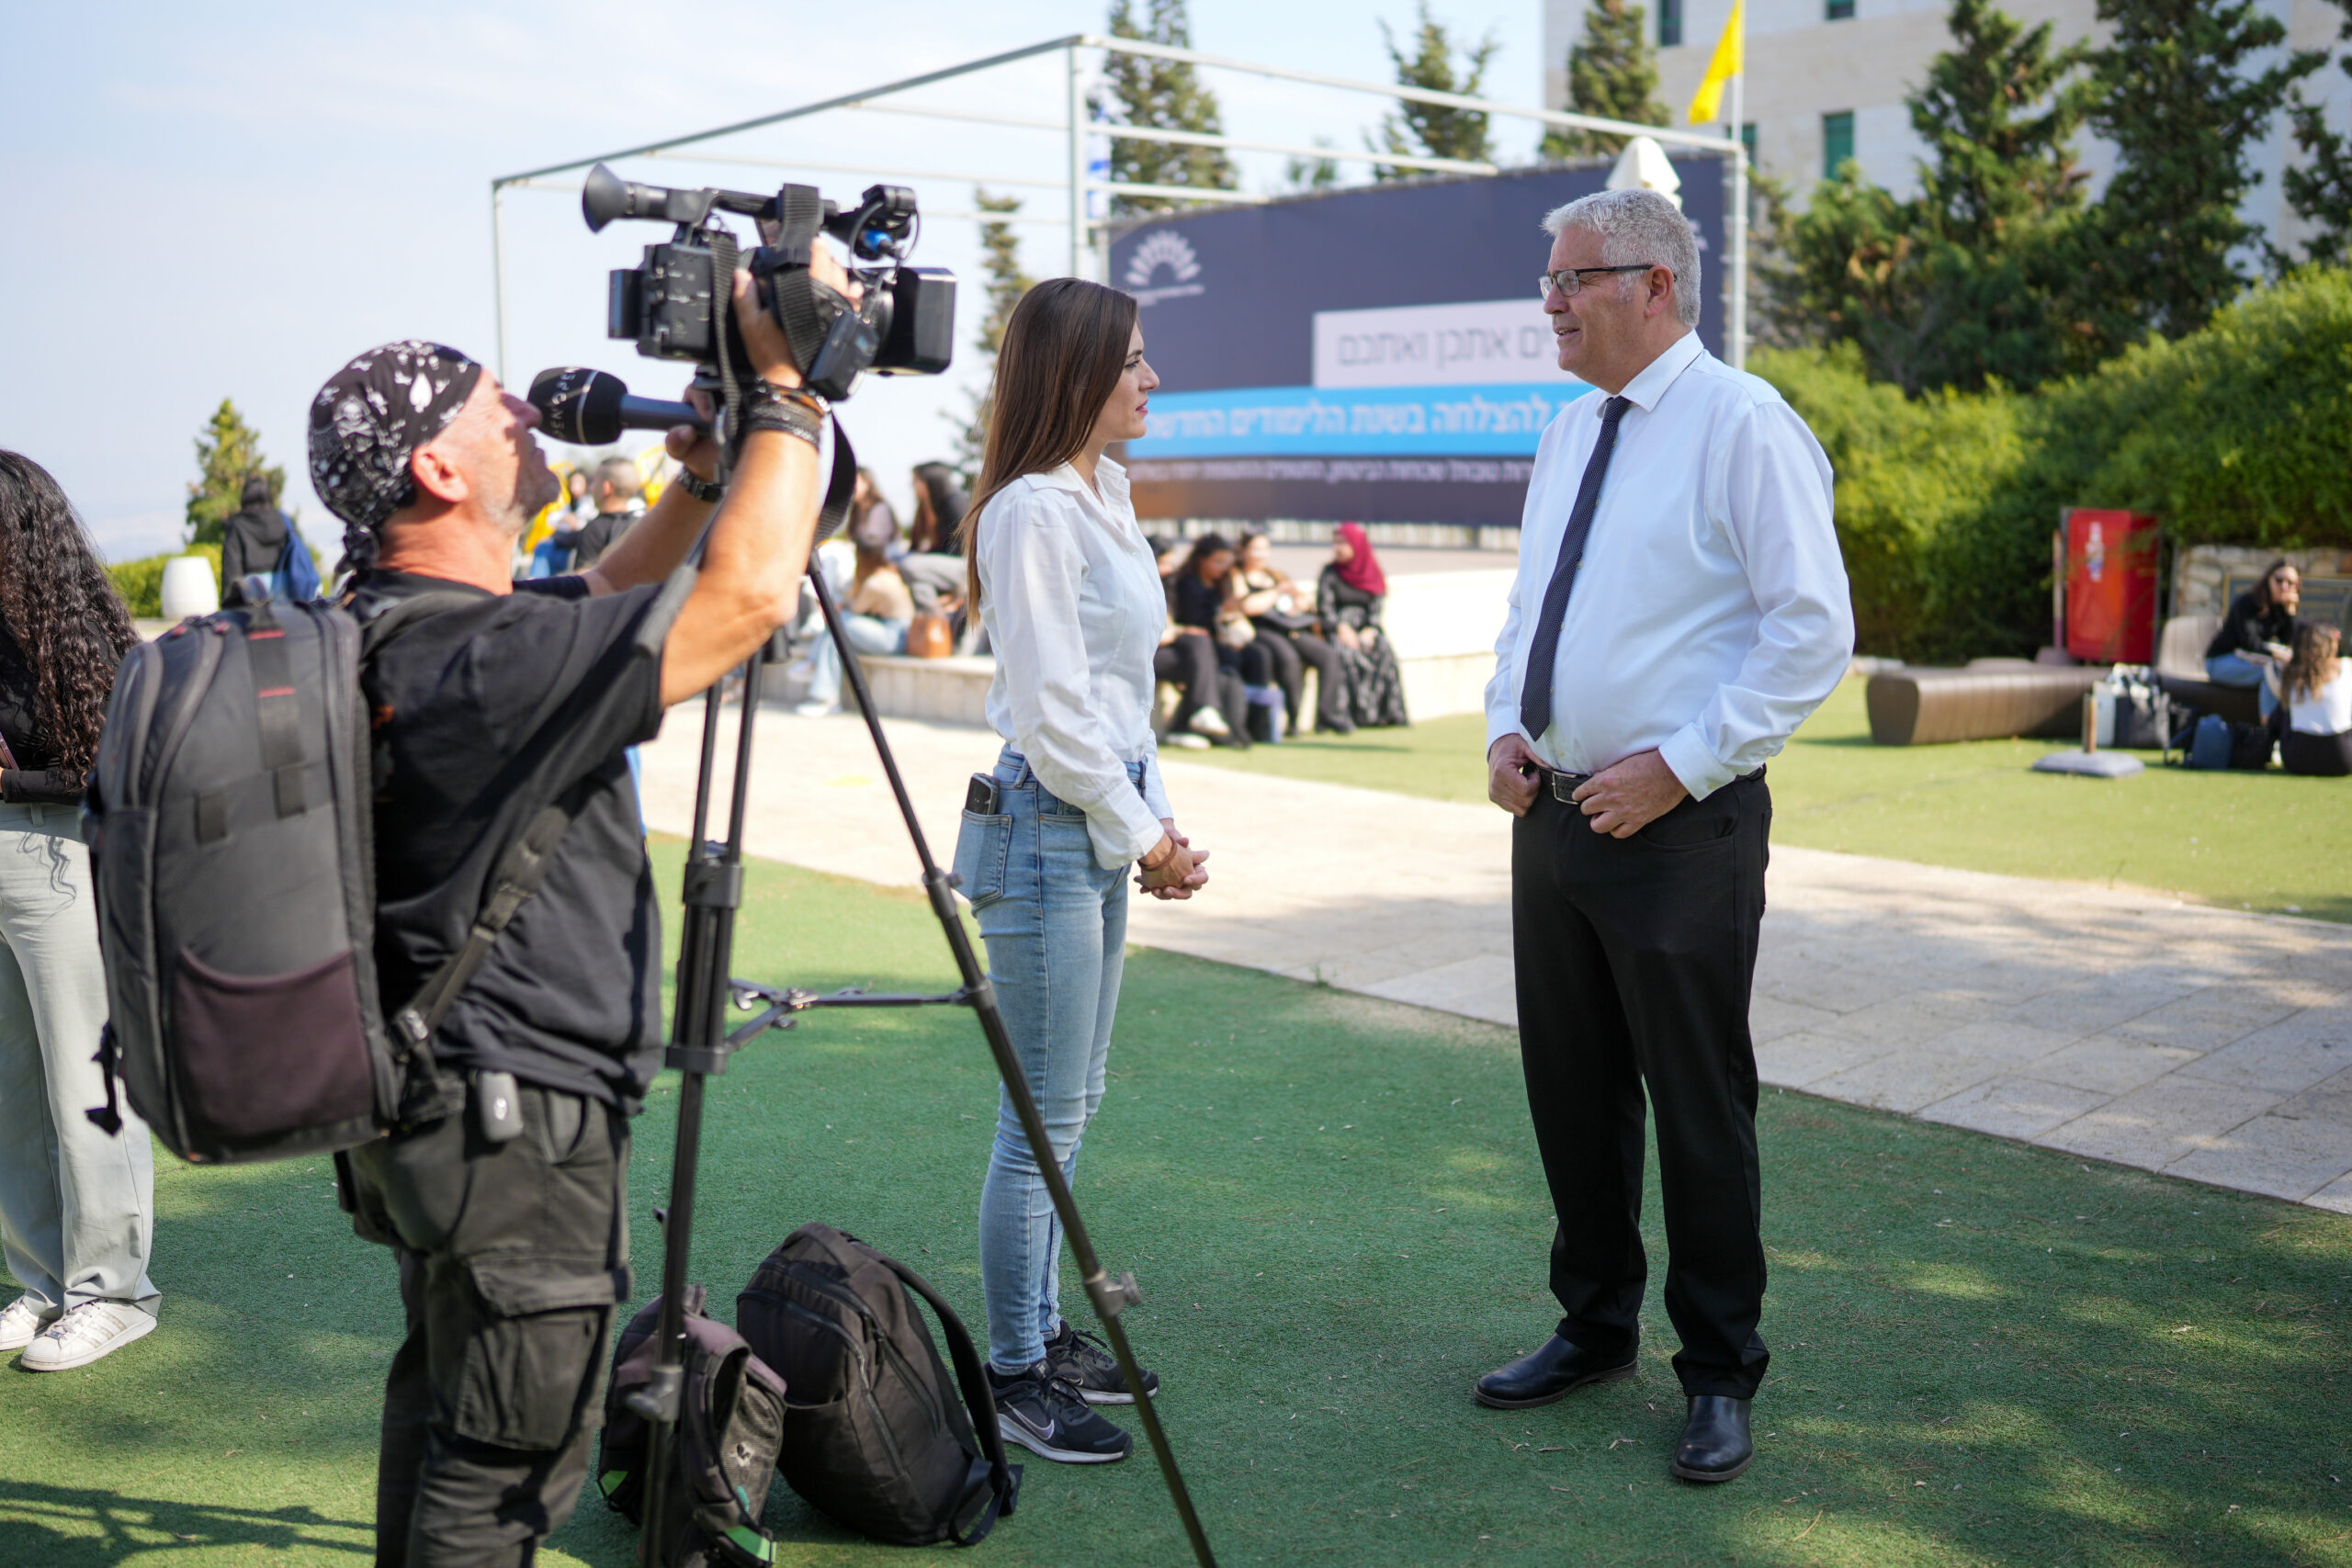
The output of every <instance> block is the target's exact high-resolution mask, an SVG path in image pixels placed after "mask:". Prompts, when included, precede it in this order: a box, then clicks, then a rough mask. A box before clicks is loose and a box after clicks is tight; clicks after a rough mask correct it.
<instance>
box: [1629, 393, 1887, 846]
mask: <svg viewBox="0 0 2352 1568" xmlns="http://www.w3.org/2000/svg"><path fill="white" fill-rule="evenodd" d="M1708 489H1709V491H1712V492H1713V493H1711V494H1710V495H1709V496H1708V497H1707V500H1708V502H1709V504H1710V507H1711V509H1713V508H1720V509H1721V510H1720V513H1719V515H1721V516H1722V517H1723V518H1724V522H1725V525H1726V526H1727V527H1728V529H1729V531H1730V534H1731V536H1732V539H1733V541H1734V543H1735V546H1736V548H1737V550H1738V552H1739V557H1740V559H1741V562H1742V564H1743V565H1744V566H1745V568H1746V570H1747V583H1748V591H1749V592H1750V593H1751V594H1753V595H1754V598H1755V601H1756V609H1757V613H1758V624H1757V627H1756V635H1755V639H1754V641H1753V642H1752V643H1751V644H1750V646H1749V648H1748V651H1747V658H1746V659H1745V660H1742V661H1741V664H1740V668H1739V671H1738V673H1737V674H1736V675H1735V676H1734V677H1733V678H1732V679H1731V680H1730V681H1729V682H1725V683H1724V684H1723V685H1721V686H1718V687H1717V688H1716V689H1715V693H1714V695H1713V697H1712V698H1710V699H1709V700H1708V702H1707V705H1706V706H1705V707H1704V708H1702V710H1701V711H1700V714H1699V716H1698V717H1697V718H1695V719H1693V720H1692V721H1691V723H1689V724H1687V725H1685V726H1683V727H1682V728H1680V729H1679V730H1677V731H1676V732H1675V733H1674V734H1673V735H1671V736H1669V737H1668V738H1667V740H1666V742H1665V743H1664V744H1663V745H1661V746H1660V747H1659V748H1658V751H1659V754H1660V756H1661V757H1663V758H1664V760H1665V761H1666V765H1667V766H1668V768H1670V769H1672V770H1673V772H1674V776H1675V777H1676V778H1678V779H1679V780H1681V781H1682V786H1683V788H1685V789H1687V790H1689V791H1690V792H1691V795H1693V796H1696V797H1699V798H1702V799H1703V798H1704V797H1706V796H1707V795H1712V794H1713V793H1714V792H1715V791H1716V790H1718V789H1720V788H1722V787H1723V786H1724V784H1729V783H1730V782H1731V781H1732V780H1733V779H1736V778H1738V777H1739V776H1740V775H1742V774H1743V773H1752V772H1754V771H1755V770H1756V769H1757V768H1758V767H1759V766H1760V765H1762V764H1763V763H1764V762H1765V761H1767V760H1768V759H1770V758H1771V757H1772V756H1774V755H1775V754H1777V753H1778V752H1779V751H1780V750H1781V747H1782V746H1784V745H1786V744H1787V743H1788V739H1789V737H1790V736H1791V735H1792V734H1793V733H1794V732H1795V730H1796V728H1797V726H1798V725H1800V724H1802V723H1804V719H1805V716H1806V715H1808V714H1810V713H1812V712H1813V710H1814V709H1815V707H1817V706H1819V705H1820V704H1821V700H1822V699H1823V698H1824V697H1826V696H1827V695H1828V694H1829V693H1830V692H1831V691H1832V690H1834V689H1835V688H1836V687H1837V684H1838V680H1839V679H1840V678H1841V677H1842V676H1843V675H1844V674H1845V672H1846V667H1847V665H1848V664H1849V662H1850V661H1851V660H1852V658H1853V652H1854V615H1853V606H1852V602H1851V598H1850V596H1849V590H1848V588H1847V584H1846V568H1845V563H1844V560H1843V558H1841V557H1840V556H1839V554H1838V531H1837V528H1836V526H1835V525H1834V522H1833V517H1834V513H1833V502H1832V491H1831V476H1830V469H1829V459H1828V457H1826V456H1825V455H1824V454H1823V452H1822V450H1821V444H1820V443H1819V442H1817V441H1815V439H1814V437H1813V432H1812V431H1810V430H1808V429H1806V428H1805V425H1804V421H1803V420H1801V419H1799V418H1798V417H1797V414H1796V411H1795V410H1793V409H1792V408H1790V407H1789V405H1788V404H1786V403H1784V402H1781V401H1780V400H1777V399H1774V400H1765V401H1759V402H1758V403H1757V404H1755V405H1754V406H1753V407H1752V408H1750V409H1748V410H1747V412H1746V413H1745V414H1744V415H1743V416H1742V417H1741V418H1740V419H1739V421H1738V423H1737V425H1736V428H1735V429H1733V430H1732V431H1731V432H1730V434H1729V439H1728V440H1727V441H1726V442H1725V444H1724V456H1723V465H1722V468H1721V471H1720V478H1719V479H1713V482H1712V483H1710V485H1709V486H1708Z"/></svg>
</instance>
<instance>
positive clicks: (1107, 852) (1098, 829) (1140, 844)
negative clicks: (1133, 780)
mask: <svg viewBox="0 0 2352 1568" xmlns="http://www.w3.org/2000/svg"><path fill="white" fill-rule="evenodd" d="M1121 782H1122V783H1123V784H1124V783H1125V781H1124V780H1122V781H1121ZM1103 806H1104V809H1103V810H1102V811H1099V812H1092V811H1090V812H1088V813H1087V816H1086V830H1087V834H1088V836H1089V837H1090V838H1091V839H1092V840H1094V862H1095V863H1096V864H1097V865H1100V866H1101V867H1102V868H1103V870H1105V871H1112V870H1115V869H1116V868H1118V867H1120V866H1123V865H1125V864H1126V863H1128V862H1130V861H1133V860H1138V859H1140V858H1142V856H1143V855H1144V854H1146V853H1147V852H1148V851H1149V850H1150V849H1151V846H1152V845H1154V844H1156V843H1158V842H1159V840H1160V838H1161V837H1162V836H1163V835H1164V834H1165V833H1166V832H1167V831H1168V829H1165V828H1163V827H1161V826H1160V825H1159V818H1157V817H1155V816H1153V815H1152V814H1151V807H1148V806H1146V805H1145V804H1144V802H1143V796H1142V795H1137V794H1136V793H1135V792H1134V791H1133V790H1131V789H1123V790H1122V791H1121V792H1120V793H1119V794H1118V795H1114V796H1113V797H1112V798H1111V799H1110V800H1108V801H1105V802H1104V803H1103Z"/></svg>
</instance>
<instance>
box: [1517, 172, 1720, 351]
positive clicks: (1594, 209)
mask: <svg viewBox="0 0 2352 1568" xmlns="http://www.w3.org/2000/svg"><path fill="white" fill-rule="evenodd" d="M1570 229H1583V230H1588V231H1590V232H1592V233H1595V234H1598V235H1600V260H1601V265H1604V266H1635V265H1642V264H1644V263H1647V264H1650V265H1657V266H1662V267H1665V268H1666V269H1667V270H1668V272H1671V273H1673V274H1674V315H1675V319H1676V320H1677V321H1680V322H1681V323H1682V324H1683V325H1684V326H1686V327H1695V326H1697V325H1698V324H1699V237H1698V235H1697V233H1696V232H1695V231H1693V230H1692V229H1691V220H1689V219H1688V218H1685V217H1683V216H1682V209H1680V208H1679V207H1677V206H1675V205H1674V203H1673V202H1672V201H1670V200H1668V198H1667V197H1663V196H1660V195H1659V194H1658V193H1657V191H1654V190H1597V191H1595V192H1593V193H1592V194H1591V195H1590V196H1580V197H1577V199H1576V200H1574V201H1572V202H1569V203H1568V204H1567V205H1566V207H1555V208H1554V209H1552V210H1551V211H1549V212H1547V213H1545V214H1544V232H1545V233H1546V234H1549V235H1551V236H1552V237H1553V238H1555V239H1557V238H1558V237H1559V236H1560V235H1561V234H1562V233H1563V232H1565V231H1567V230H1570ZM1625 276H1626V277H1627V279H1628V280H1629V281H1630V280H1631V277H1632V275H1631V274H1626V275H1625Z"/></svg>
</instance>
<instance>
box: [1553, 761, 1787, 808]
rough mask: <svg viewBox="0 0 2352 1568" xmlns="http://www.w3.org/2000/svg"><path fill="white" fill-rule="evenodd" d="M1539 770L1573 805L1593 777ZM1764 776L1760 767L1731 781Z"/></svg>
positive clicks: (1558, 796) (1749, 780) (1745, 781)
mask: <svg viewBox="0 0 2352 1568" xmlns="http://www.w3.org/2000/svg"><path fill="white" fill-rule="evenodd" d="M1538 771H1539V772H1541V773H1543V775H1544V778H1545V779H1546V780H1547V781H1549V783H1550V784H1551V788H1552V798H1553V799H1554V800H1556V801H1558V802H1560V803H1561V804H1562V805H1564V806H1573V805H1575V804H1577V790H1579V789H1581V788H1583V787H1584V785H1585V784H1587V783H1589V781H1590V780H1591V778H1592V775H1591V774H1590V773H1559V772H1556V771H1555V770H1554V769H1551V768H1544V767H1542V766H1541V765H1540V764H1539V768H1538ZM1763 776H1764V770H1763V769H1762V768H1760V767H1759V768H1758V769H1757V770H1756V771H1755V772H1754V773H1742V774H1740V775H1739V777H1737V778H1736V779H1734V780H1732V781H1731V782H1732V783H1734V784H1754V783H1755V782H1756V781H1757V780H1758V779H1760V778H1762V777H1763Z"/></svg>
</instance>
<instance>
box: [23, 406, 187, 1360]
mask: <svg viewBox="0 0 2352 1568" xmlns="http://www.w3.org/2000/svg"><path fill="white" fill-rule="evenodd" d="M138 640H139V638H138V635H137V634H136V633H135V632H133V631H132V630H131V626H130V613H129V612H128V611H126V610H125V609H124V608H123V606H122V601H121V599H119V597H117V596H116V594H115V591H114V585H113V584H112V583H110V582H108V581H107V574H106V570H105V569H104V568H103V567H101V566H99V564H98V561H97V557H96V554H95V553H93V552H92V550H91V548H90V542H89V539H88V537H87V536H85V535H84V533H83V532H82V525H81V523H80V521H79V520H78V519H77V518H76V517H75V516H74V509H73V508H72V507H71V506H70V505H68V504H67V502H66V500H65V495H64V492H63V491H61V490H59V489H58V487H57V481H56V480H55V479H51V478H50V476H49V474H48V473H47V472H46V471H45V470H44V469H43V468H41V467H40V465H39V464H37V463H35V462H33V461H32V460H31V459H29V458H27V457H19V456H18V455H17V454H16V453H14V452H0V739H5V740H6V745H5V746H0V1249H5V1251H6V1258H7V1264H8V1272H9V1273H11V1274H13V1275H15V1276H16V1279H17V1284H18V1285H20V1286H21V1287H23V1292H24V1293H23V1294H22V1295H20V1296H18V1297H17V1299H16V1300H14V1301H12V1302H10V1303H7V1304H6V1307H5V1308H0V1351H8V1350H22V1351H23V1352H24V1355H23V1357H22V1358H21V1359H20V1361H19V1363H18V1364H19V1365H21V1366H22V1367H23V1368H24V1369H25V1370H26V1371H36V1372H40V1371H70V1370H72V1369H74V1368H75V1367H81V1366H86V1365H88V1364H89V1363H90V1362H92V1361H95V1360H96V1359H98V1358H100V1357H101V1356H106V1355H109V1354H111V1353H112V1352H114V1351H116V1350H119V1349H120V1348H122V1347H123V1346H125V1345H128V1344H130V1343H131V1342H132V1341H133V1340H136V1339H138V1338H140V1337H142V1336H143V1335H145V1334H147V1333H148V1332H149V1331H150V1330H152V1329H153V1327H154V1326H155V1305H156V1300H157V1298H156V1292H155V1287H154V1284H153V1282H152V1281H151V1280H149V1279H148V1277H147V1259H148V1255H149V1251H150V1248H151V1246H152V1244H153V1240H154V1222H155V1171H154V1163H153V1151H152V1149H151V1146H150V1145H149V1144H148V1141H147V1129H146V1127H145V1125H144V1124H142V1123H141V1122H140V1121H139V1119H138V1118H137V1117H136V1116H134V1115H132V1114H131V1113H130V1107H129V1106H128V1105H126V1106H123V1107H122V1119H123V1122H124V1123H125V1125H124V1126H123V1129H122V1131H121V1133H120V1134H119V1135H116V1136H109V1135H108V1134H106V1133H103V1132H100V1131H99V1130H98V1129H97V1128H96V1127H94V1126H92V1125H91V1124H90V1121H89V1118H88V1117H87V1116H85V1114H84V1112H85V1111H87V1110H88V1109H89V1108H90V1107H91V1106H93V1105H96V1104H98V1103H99V1102H100V1101H102V1100H105V1099H106V1098H107V1093H106V1089H105V1087H104V1085H103V1083H102V1082H101V1079H100V1075H99V1070H98V1066H97V1064H96V1060H95V1057H96V1055H97V1049H98V1032H99V1030H100V1029H101V1028H102V1027H103V1026H104V1025H105V1023H106V1021H107V992H106V974H105V970H104V968H103V967H102V966H101V964H100V962H99V957H98V920H97V913H96V900H95V897H94V896H93V894H92V890H91V886H90V857H89V852H88V851H87V850H85V849H84V848H83V845H82V820H81V817H82V813H81V798H82V778H83V775H84V774H85V773H87V772H88V770H89V767H90V764H91V762H92V761H94V760H95V759H96V755H97V750H98V731H99V729H100V728H101V727H102V726H103V725H104V724H105V722H106V712H107V697H108V696H109V694H111V693H112V692H113V689H114V676H115V668H116V666H117V665H118V664H119V662H120V660H121V659H122V656H123V653H124V652H125V651H126V650H127V649H130V648H131V647H132V646H133V645H134V644H136V643H137V642H138Z"/></svg>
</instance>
